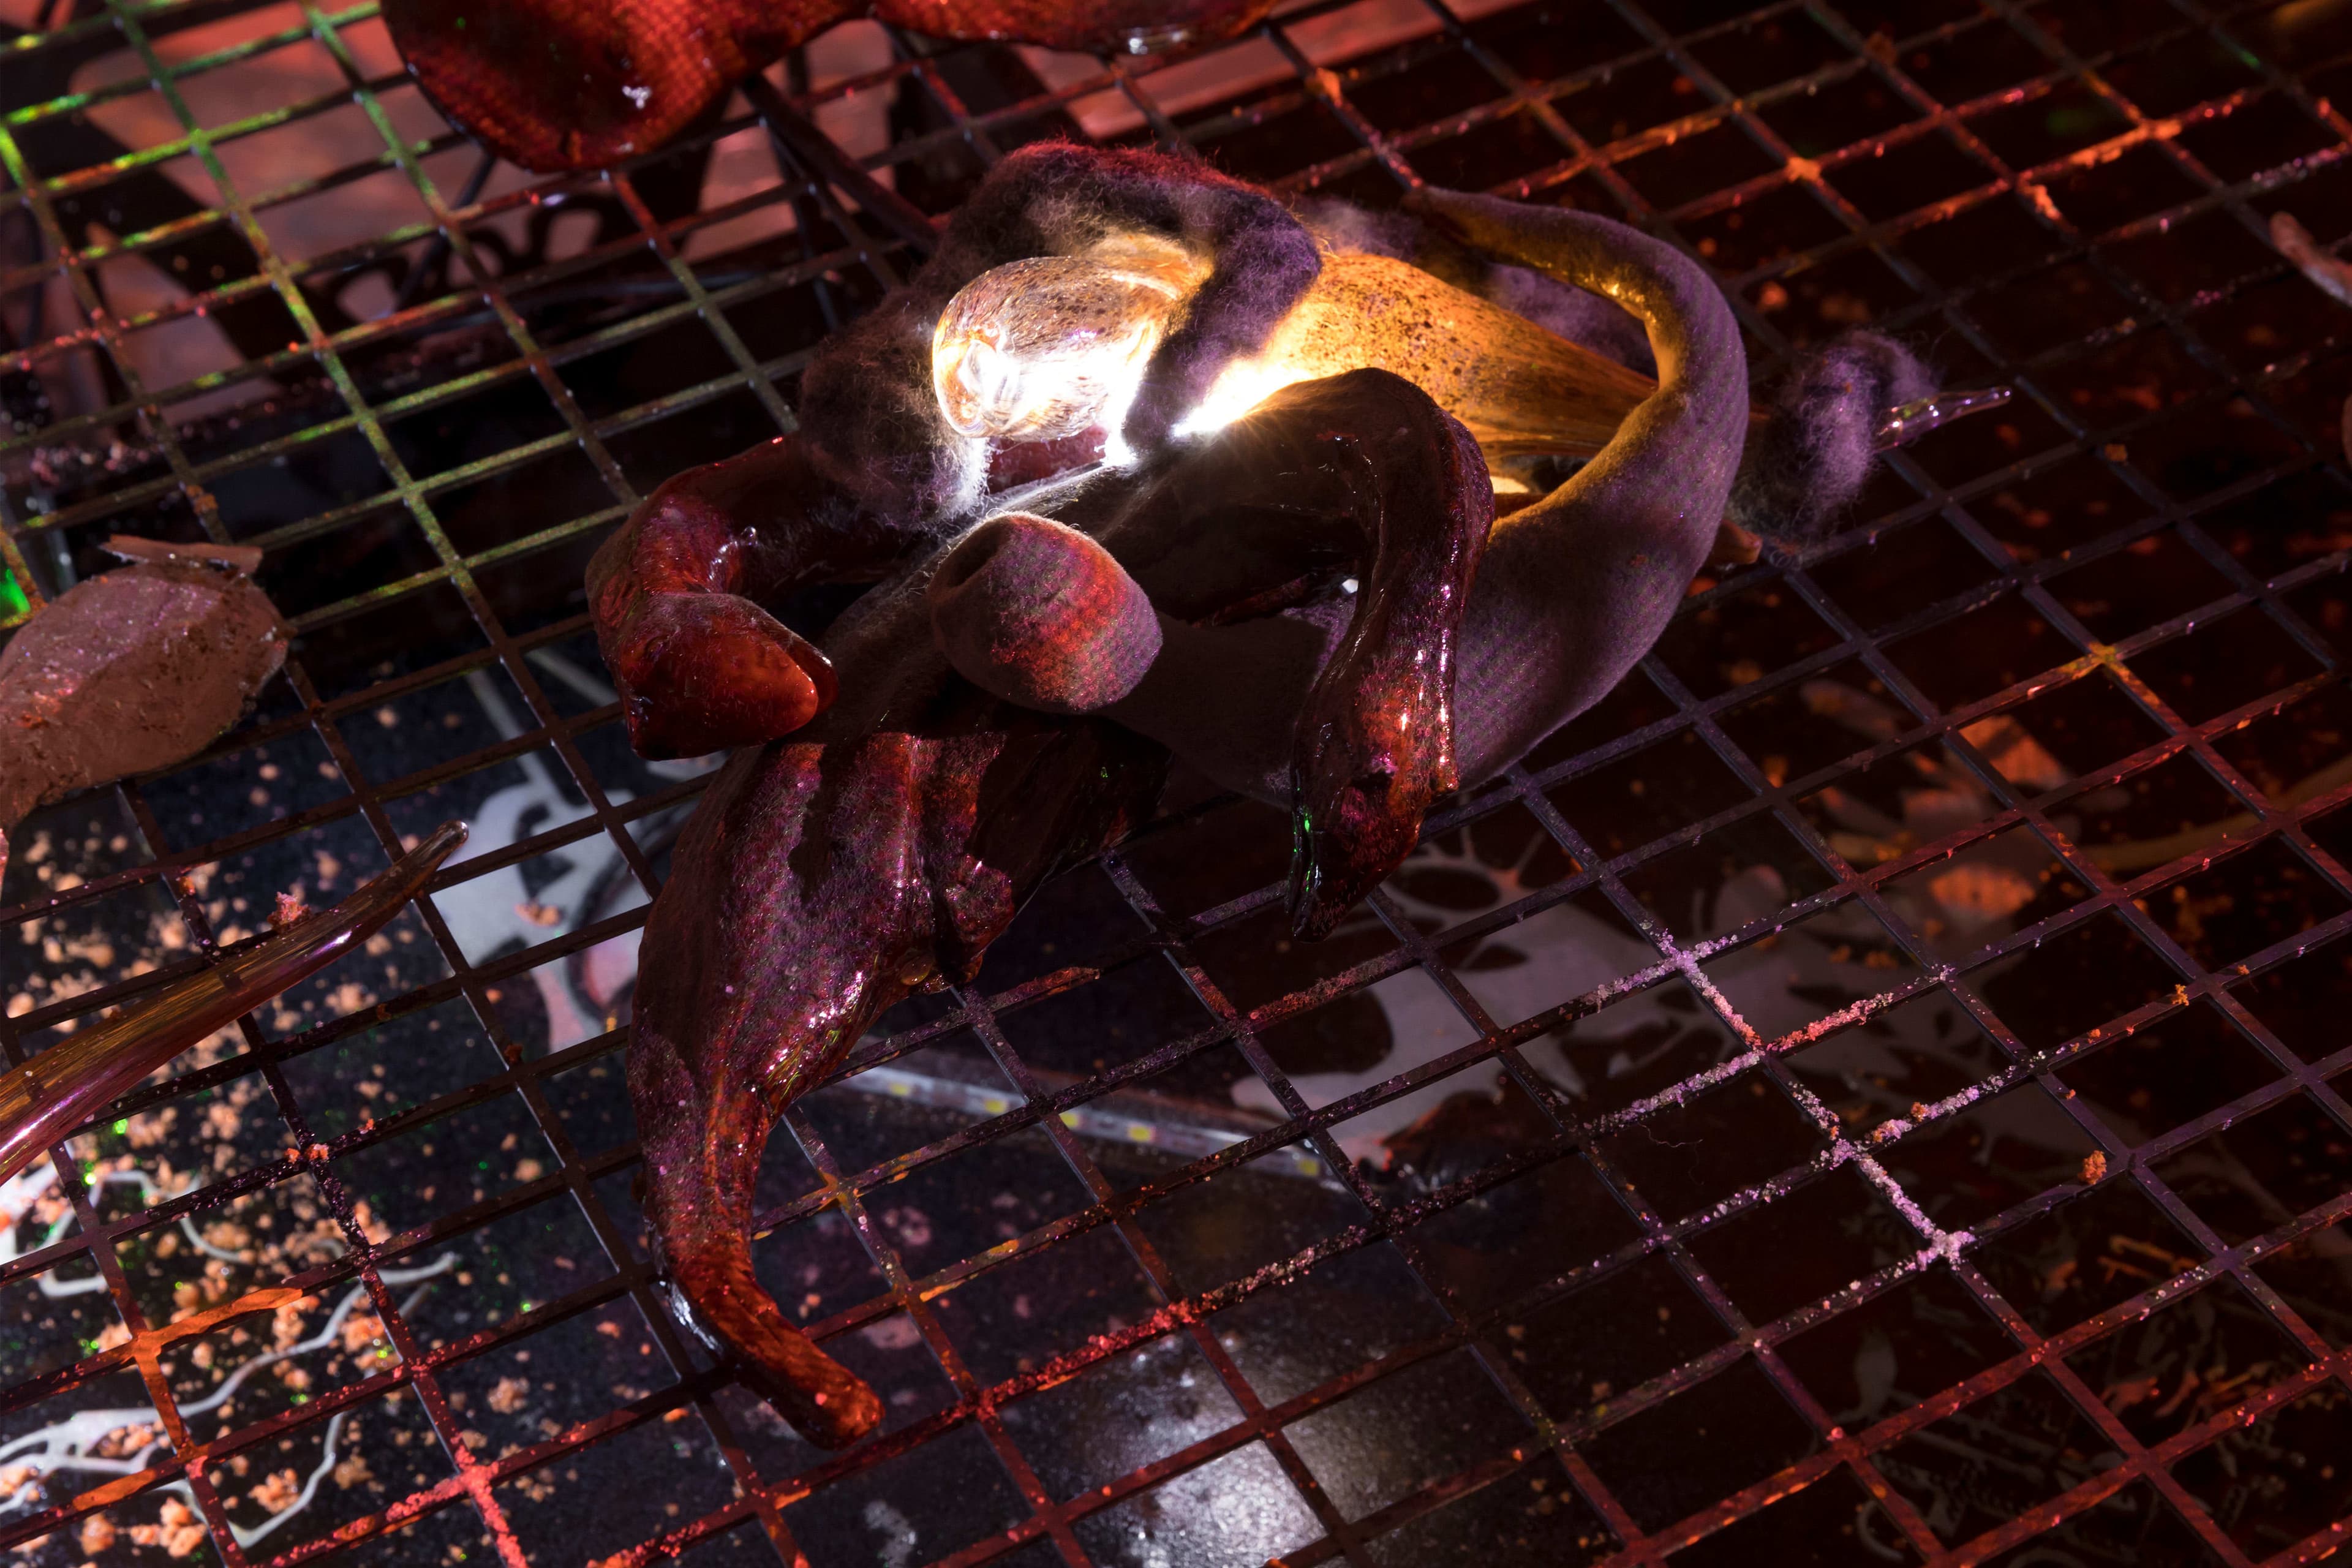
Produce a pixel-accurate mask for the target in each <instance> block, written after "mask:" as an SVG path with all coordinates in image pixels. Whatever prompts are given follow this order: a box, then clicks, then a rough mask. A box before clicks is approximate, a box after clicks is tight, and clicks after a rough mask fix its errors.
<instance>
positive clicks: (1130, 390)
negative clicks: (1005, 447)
mask: <svg viewBox="0 0 2352 1568" xmlns="http://www.w3.org/2000/svg"><path fill="white" fill-rule="evenodd" d="M1200 270H1201V269H1200V268H1199V266H1198V264H1196V263H1194V262H1193V261H1192V258H1190V257H1188V256H1186V255H1185V254H1184V252H1183V251H1182V250H1181V249H1180V248H1178V247H1175V246H1172V245H1166V244H1160V243H1155V242H1146V241H1141V240H1133V239H1122V240H1120V241H1118V242H1117V243H1115V244H1114V243H1111V242H1106V243H1105V244H1104V245H1101V246H1097V247H1094V248H1093V249H1091V250H1088V251H1087V252H1085V253H1082V254H1080V255H1076V256H1040V257H1033V258H1029V259H1027V260H1023V261H1014V262H1009V263H1007V264H1006V265H1004V266H1003V267H998V268H992V269H991V270H989V271H987V272H984V273H982V274H981V276H980V277H978V278H976V279H972V281H971V282H970V283H968V284H966V285H965V286H964V288H963V289H962V290H961V292H959V293H958V294H957V295H956V297H955V298H954V299H953V300H950V301H949V302H948V308H947V309H946V310H944V311H942V312H941V313H940V320H939V324H938V326H937V327H935V328H934V329H933V330H932V332H931V384H932V386H933V388H934V390H936V391H937V393H938V394H939V399H940V413H941V414H943V415H944V416H946V417H947V421H948V424H949V425H950V426H952V427H953V428H954V429H955V431H956V433H957V434H959V435H961V436H966V437H972V438H975V439H987V438H990V437H998V438H1004V439H1010V440H1015V441H1051V440H1055V439H1057V438H1059V437H1065V436H1076V435H1078V434H1079V433H1081V432H1083V431H1085V430H1088V429H1091V428H1093V427H1095V426H1101V427H1102V428H1103V429H1105V430H1106V431H1108V432H1110V433H1111V434H1112V436H1113V437H1114V440H1113V441H1112V443H1111V447H1112V450H1111V451H1110V452H1109V453H1108V456H1109V457H1111V458H1112V459H1113V460H1114V461H1116V460H1118V457H1119V453H1120V451H1122V450H1123V445H1122V444H1120V443H1118V441H1117V440H1116V438H1115V437H1116V436H1117V433H1118V427H1119V426H1120V425H1122V424H1123V423H1125V421H1126V416H1127V410H1128V407H1129V405H1130V404H1132V403H1133V402H1134V400H1135V394H1136V390H1137V388H1138V386H1139V384H1141V381H1142V378H1143V367H1144V365H1145V364H1146V363H1149V362H1150V358H1151V354H1152V351H1153V350H1155V349H1157V348H1158V347H1159V346H1160V338H1161V336H1162V334H1163V333H1165V331H1167V330H1168V326H1169V323H1170V321H1171V320H1172V319H1173V318H1175V317H1176V316H1177V315H1178V314H1180V313H1181V310H1182V309H1183V304H1184V300H1185V297H1186V296H1187V295H1188V294H1189V293H1190V292H1191V290H1192V286H1193V284H1194V283H1195V282H1197V281H1198V277H1199V273H1200Z"/></svg>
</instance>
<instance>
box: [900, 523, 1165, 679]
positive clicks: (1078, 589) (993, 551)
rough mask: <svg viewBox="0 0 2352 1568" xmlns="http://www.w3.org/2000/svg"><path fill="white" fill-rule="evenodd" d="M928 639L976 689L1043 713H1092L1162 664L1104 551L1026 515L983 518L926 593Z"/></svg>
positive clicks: (1141, 604) (1141, 601)
mask: <svg viewBox="0 0 2352 1568" xmlns="http://www.w3.org/2000/svg"><path fill="white" fill-rule="evenodd" d="M926 597H927V598H928V599H929V604H930V608H931V636H932V638H933V640H935V641H936V642H937V643H938V644H939V648H940V652H941V653H943V654H945V655H946V656H947V659H948V662H949V663H950V664H952V665H953V666H955V668H956V672H957V673H958V674H960V675H961V676H962V677H963V678H964V679H967V680H969V681H971V683H972V684H973V685H975V686H977V687H979V688H980V689H982V690H983V691H986V692H988V693H989V694H990V695H992V696H995V697H1002V698H1003V699H1005V700H1007V701H1011V702H1017V703H1019V704H1021V706H1023V707H1024V708H1033V709H1036V710H1040V711H1042V712H1047V713H1090V712H1093V711H1094V710H1097V709H1099V708H1105V707H1108V705H1110V704H1111V703H1113V702H1116V701H1118V700H1119V699H1120V698H1122V697H1124V696H1126V695H1127V694H1128V693H1129V691H1131V690H1133V689H1135V685H1136V683H1137V682H1138V681H1139V680H1141V679H1143V676H1144V672H1145V671H1146V670H1149V669H1150V668H1151V662H1152V660H1154V659H1156V658H1159V657H1160V620H1159V617H1158V616H1157V615H1155V614H1154V613H1153V611H1152V608H1151V601H1150V599H1149V598H1147V597H1145V596H1144V593H1143V590H1142V589H1141V588H1140V587H1139V586H1137V584H1136V582H1135V579H1133V578H1132V577H1129V575H1128V574H1127V573H1126V571H1125V570H1124V569H1122V568H1121V567H1120V565H1119V563H1118V562H1116V561H1114V560H1112V559H1111V558H1110V552H1108V551H1107V550H1105V549H1104V548H1103V547H1102V546H1101V545H1099V544H1097V543H1096V542H1094V541H1093V540H1091V539H1088V538H1087V536H1086V535H1085V534H1083V533H1080V532H1079V531H1077V530H1076V529H1074V528H1066V527H1064V526H1063V525H1062V524H1060V523H1058V522H1055V521H1051V520H1050V519H1047V518H1042V517H1036V516H1033V515H1031V514H1030V513H1027V512H1018V511H1015V512H1006V513H1004V514H1003V516H1001V517H992V518H990V519H989V520H988V521H986V522H983V523H982V524H981V525H980V526H979V527H977V528H975V529H973V530H972V531H971V532H970V533H968V534H966V535H965V536H964V538H963V540H962V542H960V543H959V544H957V545H956V546H955V548H954V549H952V550H950V552H948V555H947V558H946V559H945V560H944V561H942V562H940V567H939V570H938V572H937V573H935V574H933V575H932V577H931V581H930V584H929V588H928V589H927V590H926Z"/></svg>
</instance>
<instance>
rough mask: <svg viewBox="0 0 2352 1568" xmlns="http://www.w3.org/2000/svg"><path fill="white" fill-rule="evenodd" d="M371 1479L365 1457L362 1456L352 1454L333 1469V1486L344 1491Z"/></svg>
mask: <svg viewBox="0 0 2352 1568" xmlns="http://www.w3.org/2000/svg"><path fill="white" fill-rule="evenodd" d="M373 1479H374V1478H373V1476H371V1475H369V1474H368V1463H367V1456H366V1455H364V1454H353V1455H352V1457H351V1458H348V1459H345V1460H343V1461H342V1462H341V1463H340V1464H338V1465H337V1466H336V1467H335V1485H337V1486H339V1487H341V1488H342V1489H344V1490H345V1491H349V1490H351V1489H352V1488H353V1487H356V1486H360V1485H362V1484H364V1483H365V1482H367V1481H370V1480H373Z"/></svg>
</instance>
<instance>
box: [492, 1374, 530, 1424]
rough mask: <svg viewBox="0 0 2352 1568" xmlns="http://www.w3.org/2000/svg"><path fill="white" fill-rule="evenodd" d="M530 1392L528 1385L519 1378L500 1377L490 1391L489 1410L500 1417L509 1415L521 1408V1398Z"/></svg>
mask: <svg viewBox="0 0 2352 1568" xmlns="http://www.w3.org/2000/svg"><path fill="white" fill-rule="evenodd" d="M529 1393H530V1383H529V1382H528V1381H527V1380H525V1379H523V1378H520V1377H502V1378H500V1379H499V1384H498V1386H497V1387H496V1388H493V1389H491V1390H490V1408H491V1409H493V1410H495V1411H497V1412H498V1413H499V1415H513V1414H514V1413H515V1412H516V1411H518V1410H520V1409H521V1408H522V1402H523V1396H524V1395H525V1394H529Z"/></svg>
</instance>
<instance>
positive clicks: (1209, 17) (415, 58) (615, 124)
mask: <svg viewBox="0 0 2352 1568" xmlns="http://www.w3.org/2000/svg"><path fill="white" fill-rule="evenodd" d="M1271 5H1272V0H880V3H879V4H873V5H869V4H866V3H865V0H385V4H384V7H383V19H384V24H385V26H388V27H389V28H390V29H391V30H392V38H393V42H394V44H395V45H396V46H398V47H399V49H400V52H401V55H402V57H403V58H405V59H406V60H407V62H408V68H409V69H410V70H411V71H412V72H414V73H415V77H416V79H417V82H418V84H419V85H420V86H422V87H423V88H424V89H425V95H426V96H427V97H429V98H430V99H432V100H433V101H434V103H435V104H436V105H437V106H439V108H440V109H441V110H442V111H443V112H444V113H446V115H448V117H449V118H450V119H451V120H454V121H457V124H458V125H459V126H461V127H462V128H464V129H465V130H466V131H467V132H469V133H471V134H472V135H474V136H476V137H478V138H479V139H480V140H481V141H482V142H484V143H485V144H487V145H488V147H489V148H490V149H491V150H492V151H493V152H495V153H499V155H500V156H501V157H505V158H508V159H511V160H512V161H513V162H515V163H520V164H521V165H522V166H523V167H524V168H526V169H537V170H541V171H554V170H562V169H594V168H602V167H604V166H605V165H607V164H610V163H616V162H618V161H619V160H621V159H623V158H627V157H631V156H633V155H635V154H636V153H647V152H651V151H652V150H653V149H654V148H656V147H658V146H660V145H661V144H662V143H663V142H667V141H668V140H669V139H670V138H671V137H672V136H675V135H676V134H677V132H678V131H679V130H680V129H681V128H682V127H684V126H685V125H686V124H687V123H688V121H691V120H693V119H694V117H695V116H696V115H698V114H699V113H701V112H702V111H703V110H705V109H708V108H709V106H710V105H711V103H712V102H714V101H715V100H718V99H719V97H721V96H722V95H723V94H725V93H726V91H727V90H728V89H730V88H731V87H732V86H734V85H735V83H736V82H738V81H740V80H741V79H743V78H744V77H746V76H749V75H750V74H751V73H752V72H753V71H756V70H759V69H761V68H764V67H766V66H767V65H769V64H771V63H772V62H773V61H774V60H776V59H778V58H781V57H782V55H783V54H784V52H785V51H786V50H788V49H791V48H793V47H796V46H797V45H799V44H801V43H803V42H805V41H806V40H807V39H809V38H812V37H815V36H816V35H817V34H819V33H821V32H823V31H824V29H825V28H827V27H830V26H833V25H834V24H835V23H836V22H842V21H846V20H848V19H849V18H851V17H853V16H877V17H878V18H880V19H881V20H883V21H885V22H887V23H889V24H891V25H892V26H899V27H905V28H907V29H908V31H910V32H917V33H928V34H929V35H931V36H933V37H943V38H996V39H1003V40H1006V41H1010V42H1016V43H1027V44H1040V45H1043V46H1045V47H1047V48H1054V49H1090V50H1109V51H1114V52H1118V53H1122V54H1123V53H1128V52H1130V51H1133V50H1137V49H1150V48H1155V47H1167V46H1169V45H1172V44H1178V43H1185V42H1190V41H1193V40H1197V39H1202V38H1223V37H1232V36H1233V35H1234V34H1235V33H1237V32H1239V31H1241V30H1242V29H1243V28H1244V27H1246V26H1249V25H1250V24H1251V23H1253V22H1255V21H1256V20H1257V19H1258V18H1259V17H1261V16H1265V13H1266V11H1267V10H1268V9H1269V8H1270V7H1271Z"/></svg>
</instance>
